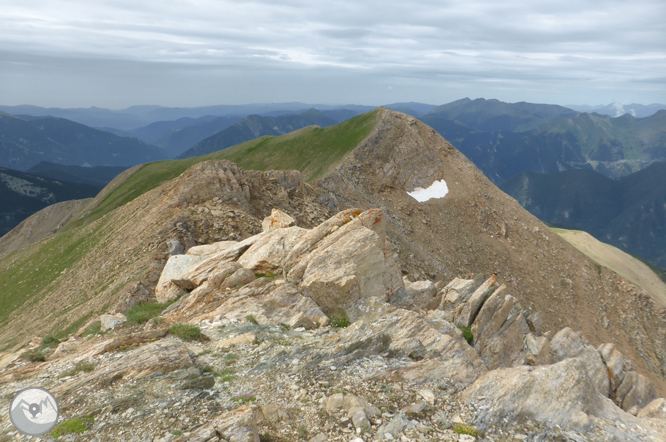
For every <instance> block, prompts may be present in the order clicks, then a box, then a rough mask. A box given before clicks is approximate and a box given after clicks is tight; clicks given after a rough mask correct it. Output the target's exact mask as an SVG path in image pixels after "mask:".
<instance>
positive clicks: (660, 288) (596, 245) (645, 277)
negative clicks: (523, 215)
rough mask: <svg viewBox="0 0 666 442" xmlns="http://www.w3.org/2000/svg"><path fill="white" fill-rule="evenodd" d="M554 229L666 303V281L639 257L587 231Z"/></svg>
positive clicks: (600, 263) (603, 264) (586, 252)
mask: <svg viewBox="0 0 666 442" xmlns="http://www.w3.org/2000/svg"><path fill="white" fill-rule="evenodd" d="M552 230H553V231H554V232H555V233H557V234H558V235H560V236H561V237H562V238H564V239H565V240H567V242H568V243H570V244H571V245H573V246H574V247H576V248H577V249H578V250H580V251H581V252H583V253H585V254H586V255H587V256H589V257H590V258H592V259H593V260H594V261H595V262H597V263H599V265H602V266H606V267H608V268H610V269H611V270H613V271H614V272H616V273H618V274H620V275H622V276H623V277H625V278H627V279H628V280H629V281H631V282H633V283H634V284H636V285H637V286H639V287H641V288H642V289H643V290H645V291H646V292H648V293H649V294H650V296H652V297H653V298H654V299H656V300H658V301H659V302H660V303H661V304H662V305H666V282H665V281H662V280H661V278H660V277H659V275H657V274H656V273H655V272H654V271H652V269H651V268H650V267H648V266H647V265H646V264H645V263H643V262H642V261H640V260H639V259H638V258H634V257H633V256H631V255H629V254H628V253H625V252H623V251H622V250H620V249H618V248H616V247H613V246H611V245H609V244H606V243H603V242H601V241H599V240H598V239H596V238H594V237H593V236H592V235H590V234H589V233H587V232H583V231H580V230H566V229H557V228H554V229H552Z"/></svg>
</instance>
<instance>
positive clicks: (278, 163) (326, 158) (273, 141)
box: [72, 110, 378, 226]
mask: <svg viewBox="0 0 666 442" xmlns="http://www.w3.org/2000/svg"><path fill="white" fill-rule="evenodd" d="M377 112H378V111H376V110H375V111H372V112H368V113H365V114H363V115H359V116H358V117H355V118H352V119H350V120H347V121H344V122H342V123H340V124H337V125H335V126H330V127H326V128H323V129H322V128H318V127H312V126H311V127H306V128H303V129H300V130H297V131H295V132H292V133H290V134H287V135H283V136H280V137H262V138H258V139H256V140H252V141H247V142H245V143H242V144H239V145H237V146H233V147H230V148H228V149H225V150H221V151H219V152H214V153H211V154H208V155H204V156H200V157H194V158H187V159H184V160H168V161H158V162H155V163H148V164H146V165H144V166H143V167H142V168H141V169H140V170H139V171H137V172H136V173H134V174H133V175H132V176H130V177H129V178H128V179H127V180H126V181H125V182H124V183H123V184H121V185H120V186H118V188H117V189H115V190H114V191H113V192H111V193H109V195H107V197H106V198H105V199H104V201H102V202H101V204H99V205H98V206H97V207H96V208H95V210H93V211H92V212H91V213H89V214H88V215H87V216H86V217H85V218H83V219H81V220H79V221H77V222H76V223H74V224H73V225H72V226H80V225H82V224H85V223H87V222H90V221H93V220H95V219H98V218H100V217H101V216H104V215H105V214H107V213H109V212H110V211H112V210H113V209H115V208H117V207H120V206H122V205H124V204H126V203H128V202H130V201H132V200H133V199H134V198H137V197H138V196H141V195H142V194H144V193H145V192H147V191H149V190H151V189H154V188H155V187H157V186H159V185H160V184H162V183H163V182H165V181H168V180H171V179H173V178H175V177H177V176H179V175H180V174H181V173H183V172H185V171H186V170H187V169H189V168H190V167H191V166H192V165H194V164H196V163H199V162H201V161H207V160H222V159H226V160H230V161H233V162H234V163H237V164H238V165H239V166H240V167H242V168H243V169H247V170H280V169H296V170H300V171H301V172H302V173H303V176H304V177H305V179H306V180H307V181H311V180H315V179H317V178H320V177H322V176H323V175H324V174H325V173H326V172H327V171H328V170H329V169H330V168H331V167H332V166H333V165H334V164H336V163H337V162H338V161H340V160H341V159H342V158H343V157H344V156H345V154H346V153H347V152H350V151H351V150H353V149H354V148H355V147H356V146H358V145H359V143H360V142H361V141H363V139H364V138H365V137H367V136H368V135H369V134H370V132H371V131H372V129H373V128H374V125H375V120H376V116H377Z"/></svg>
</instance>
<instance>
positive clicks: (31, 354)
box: [21, 348, 46, 362]
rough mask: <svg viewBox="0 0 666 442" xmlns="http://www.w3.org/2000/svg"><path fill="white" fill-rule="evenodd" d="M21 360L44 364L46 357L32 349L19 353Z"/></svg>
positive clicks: (37, 350) (39, 351)
mask: <svg viewBox="0 0 666 442" xmlns="http://www.w3.org/2000/svg"><path fill="white" fill-rule="evenodd" d="M21 358H23V359H25V360H26V361H30V362H44V361H46V355H45V354H44V353H43V352H42V351H41V350H39V349H37V348H36V349H34V350H30V351H26V352H24V353H21Z"/></svg>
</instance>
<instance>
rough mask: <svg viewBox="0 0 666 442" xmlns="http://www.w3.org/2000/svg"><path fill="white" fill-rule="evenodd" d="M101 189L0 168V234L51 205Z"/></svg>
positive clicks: (87, 195) (85, 196)
mask: <svg viewBox="0 0 666 442" xmlns="http://www.w3.org/2000/svg"><path fill="white" fill-rule="evenodd" d="M101 189H102V186H94V185H88V184H79V183H70V182H66V181H59V180H54V179H51V178H44V177H41V176H37V175H32V174H28V173H24V172H19V171H17V170H12V169H5V168H2V167H0V202H1V203H0V236H3V235H5V234H6V233H7V232H9V231H10V230H12V229H13V228H14V227H16V226H17V225H18V224H19V223H20V222H21V221H23V220H24V219H25V218H27V217H29V216H30V215H32V214H33V213H35V212H37V211H39V210H41V209H43V208H45V207H47V206H50V205H51V204H55V203H59V202H61V201H69V200H77V199H83V198H90V197H94V196H95V195H97V193H98V192H99V191H100V190H101Z"/></svg>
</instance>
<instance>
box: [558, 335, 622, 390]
mask: <svg viewBox="0 0 666 442" xmlns="http://www.w3.org/2000/svg"><path fill="white" fill-rule="evenodd" d="M550 347H551V353H552V358H553V362H559V361H561V360H564V359H566V358H577V359H579V360H580V361H581V362H582V363H583V365H584V366H585V368H586V371H587V374H588V375H589V376H590V379H591V380H592V382H593V384H594V385H595V386H596V388H597V391H599V393H601V394H602V395H604V396H605V397H608V396H609V395H610V381H609V377H608V369H607V368H606V365H605V364H604V363H603V360H602V359H601V355H600V354H599V352H598V351H597V350H596V349H595V348H594V347H591V346H588V345H585V344H584V343H583V340H582V339H581V337H580V334H578V333H576V332H574V331H573V330H572V329H570V328H569V327H565V328H563V329H562V330H560V331H559V332H557V334H556V335H555V336H554V337H553V339H552V340H551V342H550Z"/></svg>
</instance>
